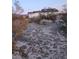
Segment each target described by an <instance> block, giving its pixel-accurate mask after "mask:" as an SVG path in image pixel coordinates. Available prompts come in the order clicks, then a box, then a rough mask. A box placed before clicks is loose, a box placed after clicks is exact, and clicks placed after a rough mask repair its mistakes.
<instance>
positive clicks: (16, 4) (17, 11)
mask: <svg viewBox="0 0 79 59" xmlns="http://www.w3.org/2000/svg"><path fill="white" fill-rule="evenodd" d="M14 6H15V9H14V8H13V7H12V12H13V13H16V14H21V13H23V12H24V10H23V9H22V7H21V6H20V3H19V1H17V0H15V2H14Z"/></svg>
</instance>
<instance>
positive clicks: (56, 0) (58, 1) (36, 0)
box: [12, 0, 67, 12]
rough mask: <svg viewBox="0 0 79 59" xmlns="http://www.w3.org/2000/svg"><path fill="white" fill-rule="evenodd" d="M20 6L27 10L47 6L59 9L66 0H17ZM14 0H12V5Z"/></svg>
mask: <svg viewBox="0 0 79 59" xmlns="http://www.w3.org/2000/svg"><path fill="white" fill-rule="evenodd" d="M18 1H19V4H20V6H21V7H22V8H23V9H24V10H25V11H27V12H30V11H36V10H40V9H43V8H47V7H52V8H58V9H61V7H62V5H64V4H66V2H67V1H66V0H18ZM14 2H15V0H12V5H13V3H14Z"/></svg>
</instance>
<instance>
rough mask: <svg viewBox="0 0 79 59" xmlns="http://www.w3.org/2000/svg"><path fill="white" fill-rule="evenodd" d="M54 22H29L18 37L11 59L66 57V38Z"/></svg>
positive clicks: (57, 58)
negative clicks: (43, 23)
mask: <svg viewBox="0 0 79 59" xmlns="http://www.w3.org/2000/svg"><path fill="white" fill-rule="evenodd" d="M58 30H59V27H58V25H57V24H56V23H52V22H51V23H49V24H45V25H39V24H36V23H30V24H29V26H28V28H27V29H26V30H25V31H24V32H23V35H22V36H21V37H18V40H17V44H16V45H17V47H18V48H19V49H20V50H19V51H15V54H13V57H12V58H13V59H67V39H66V38H65V37H64V36H63V35H61V34H60V33H59V32H58Z"/></svg>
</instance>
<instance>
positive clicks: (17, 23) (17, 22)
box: [12, 14, 29, 51]
mask: <svg viewBox="0 0 79 59" xmlns="http://www.w3.org/2000/svg"><path fill="white" fill-rule="evenodd" d="M28 23H29V21H28V17H27V16H24V15H15V14H13V15H12V33H13V32H14V33H16V34H15V37H14V38H13V41H12V49H13V51H14V50H16V48H17V47H16V39H17V37H18V36H21V35H22V32H23V31H24V30H25V29H26V28H27V26H28Z"/></svg>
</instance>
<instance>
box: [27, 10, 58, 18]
mask: <svg viewBox="0 0 79 59" xmlns="http://www.w3.org/2000/svg"><path fill="white" fill-rule="evenodd" d="M55 12H58V10H57V9H55V8H54V9H52V8H50V9H42V10H41V11H33V12H28V16H29V18H33V17H37V16H39V15H40V14H41V15H48V14H53V13H55Z"/></svg>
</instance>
